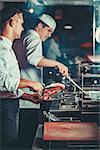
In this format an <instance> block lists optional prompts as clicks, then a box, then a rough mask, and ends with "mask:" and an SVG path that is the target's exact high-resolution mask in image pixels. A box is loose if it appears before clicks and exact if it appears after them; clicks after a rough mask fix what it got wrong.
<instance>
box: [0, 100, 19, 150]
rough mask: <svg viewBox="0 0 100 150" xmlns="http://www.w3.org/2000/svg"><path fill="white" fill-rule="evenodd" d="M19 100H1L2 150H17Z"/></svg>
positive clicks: (0, 132)
mask: <svg viewBox="0 0 100 150" xmlns="http://www.w3.org/2000/svg"><path fill="white" fill-rule="evenodd" d="M18 123H19V100H18V99H0V136H1V139H0V148H1V150H8V149H9V150H11V149H13V150H14V149H17V147H16V146H17V144H16V142H17V137H18Z"/></svg>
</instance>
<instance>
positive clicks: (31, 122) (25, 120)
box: [19, 109, 39, 150]
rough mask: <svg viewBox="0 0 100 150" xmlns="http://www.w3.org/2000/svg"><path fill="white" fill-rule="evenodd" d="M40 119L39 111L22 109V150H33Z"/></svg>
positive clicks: (20, 135) (20, 138) (20, 129)
mask: <svg viewBox="0 0 100 150" xmlns="http://www.w3.org/2000/svg"><path fill="white" fill-rule="evenodd" d="M38 119H39V109H20V124H19V141H20V149H21V150H22V149H23V150H25V149H26V150H29V149H31V148H32V144H33V141H34V137H35V133H36V129H37V126H38Z"/></svg>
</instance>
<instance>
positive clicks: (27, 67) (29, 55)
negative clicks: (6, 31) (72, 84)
mask: <svg viewBox="0 0 100 150" xmlns="http://www.w3.org/2000/svg"><path fill="white" fill-rule="evenodd" d="M36 20H37V22H35V20H33V21H34V22H35V26H34V25H33V26H34V27H32V29H31V30H28V31H27V32H26V34H25V35H23V37H22V38H21V39H20V40H19V41H16V43H15V46H14V48H15V51H16V53H17V57H18V59H19V63H20V67H21V76H22V78H24V79H29V80H32V81H40V80H41V77H42V76H40V75H41V73H40V72H41V70H40V68H41V67H58V69H59V71H60V72H61V73H62V75H64V76H67V75H68V68H67V67H66V66H65V65H64V64H62V63H60V62H58V61H55V60H51V59H47V58H45V57H44V56H43V54H42V53H43V52H42V42H44V41H45V40H46V39H48V38H49V37H51V35H52V33H53V32H54V30H55V29H56V21H55V20H54V19H53V17H51V16H50V15H48V14H42V15H40V16H39V17H38V18H37V19H36ZM41 82H42V81H41ZM25 90H28V89H25ZM28 92H29V91H28ZM30 92H32V91H30ZM20 107H21V108H23V109H22V111H20V113H21V115H24V114H25V122H23V125H24V129H25V132H24V131H23V128H22V129H21V130H20V131H22V132H23V133H24V134H23V140H24V141H23V143H24V144H23V146H25V144H26V146H29V145H32V142H33V137H34V134H35V130H36V128H37V125H38V114H39V109H40V105H39V104H33V103H31V102H29V101H21V100H20ZM27 110H28V111H27ZM24 111H25V112H24ZM29 112H30V114H29ZM26 115H27V116H26ZM29 116H33V117H32V120H29ZM21 121H22V120H21ZM27 122H28V124H29V125H30V128H28V132H27ZM33 131H34V133H33ZM27 148H29V147H27Z"/></svg>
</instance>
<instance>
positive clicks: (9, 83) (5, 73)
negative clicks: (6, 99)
mask: <svg viewBox="0 0 100 150" xmlns="http://www.w3.org/2000/svg"><path fill="white" fill-rule="evenodd" d="M9 61H10V60H9V53H8V52H7V49H4V48H0V91H8V92H13V93H14V92H15V91H16V90H17V88H18V84H19V79H15V78H14V77H13V75H11V74H10V70H9V67H10V62H9Z"/></svg>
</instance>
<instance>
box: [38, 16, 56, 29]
mask: <svg viewBox="0 0 100 150" xmlns="http://www.w3.org/2000/svg"><path fill="white" fill-rule="evenodd" d="M38 19H40V20H41V21H42V22H44V23H45V24H46V25H48V26H49V27H51V28H52V29H53V31H54V30H55V28H56V22H55V20H54V19H53V18H52V17H51V16H50V15H48V14H42V15H41V16H39V17H38Z"/></svg>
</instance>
